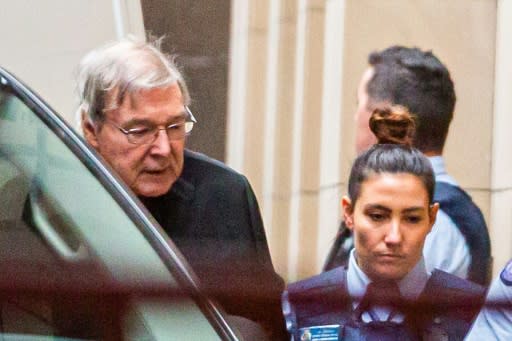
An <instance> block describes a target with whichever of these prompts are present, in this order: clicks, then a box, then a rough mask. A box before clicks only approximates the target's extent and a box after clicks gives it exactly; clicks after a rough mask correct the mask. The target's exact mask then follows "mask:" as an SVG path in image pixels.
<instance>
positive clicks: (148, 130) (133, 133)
mask: <svg viewBox="0 0 512 341" xmlns="http://www.w3.org/2000/svg"><path fill="white" fill-rule="evenodd" d="M185 112H186V113H187V117H186V118H185V122H180V123H173V124H170V125H168V126H167V127H164V128H158V127H154V126H144V127H137V128H133V129H124V128H122V127H120V126H118V125H117V124H115V123H114V122H112V121H110V120H105V122H106V123H109V124H110V125H112V126H114V127H116V128H117V129H119V131H120V132H122V133H123V134H124V135H125V136H126V138H127V139H128V142H130V143H132V144H151V143H153V142H154V141H155V140H156V138H157V136H158V132H159V131H160V130H165V132H166V133H167V138H168V139H169V140H181V139H183V138H185V136H187V135H189V134H190V132H191V131H192V128H194V123H197V120H196V118H195V117H194V115H193V114H192V111H190V109H189V108H188V107H187V106H185Z"/></svg>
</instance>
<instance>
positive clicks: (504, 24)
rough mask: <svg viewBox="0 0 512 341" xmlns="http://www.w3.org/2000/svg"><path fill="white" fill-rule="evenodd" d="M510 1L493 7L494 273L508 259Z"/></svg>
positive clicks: (511, 251) (511, 239)
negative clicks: (494, 8)
mask: <svg viewBox="0 0 512 341" xmlns="http://www.w3.org/2000/svg"><path fill="white" fill-rule="evenodd" d="M511 36H512V1H510V0H500V1H498V7H497V30H496V66H495V70H496V71H495V72H496V73H495V87H494V116H492V115H491V116H490V117H493V134H492V137H493V139H492V153H490V156H491V158H492V171H491V174H492V182H491V186H492V187H491V189H492V191H491V217H490V220H489V225H490V227H491V241H492V250H493V255H494V273H495V274H498V273H499V271H500V270H501V269H502V267H503V266H504V265H505V264H506V262H507V261H508V260H509V259H510V258H511V257H512V151H511V147H512V134H511V133H510V127H511V126H512V96H511V94H512V89H511V86H510V85H511V84H512V43H511V40H510V37H511Z"/></svg>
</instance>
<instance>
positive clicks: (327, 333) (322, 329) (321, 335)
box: [299, 324, 340, 341]
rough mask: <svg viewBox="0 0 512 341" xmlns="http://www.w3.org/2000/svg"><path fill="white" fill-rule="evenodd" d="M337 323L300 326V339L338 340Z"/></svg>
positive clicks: (309, 340)
mask: <svg viewBox="0 0 512 341" xmlns="http://www.w3.org/2000/svg"><path fill="white" fill-rule="evenodd" d="M339 331H340V325H339V324H330V325H326V326H314V327H305V328H300V329H299V332H300V341H338V335H339Z"/></svg>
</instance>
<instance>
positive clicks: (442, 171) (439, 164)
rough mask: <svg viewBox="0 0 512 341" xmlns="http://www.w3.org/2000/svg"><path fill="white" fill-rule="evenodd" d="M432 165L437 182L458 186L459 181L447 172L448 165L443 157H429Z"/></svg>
mask: <svg viewBox="0 0 512 341" xmlns="http://www.w3.org/2000/svg"><path fill="white" fill-rule="evenodd" d="M428 159H429V161H430V163H431V164H432V169H433V170H434V175H435V177H436V181H441V182H446V183H449V184H450V185H453V186H458V184H457V181H455V179H454V178H452V177H451V176H450V175H448V172H447V171H446V165H445V162H444V158H443V157H442V156H441V155H436V156H430V157H428Z"/></svg>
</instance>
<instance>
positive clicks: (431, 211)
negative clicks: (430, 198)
mask: <svg viewBox="0 0 512 341" xmlns="http://www.w3.org/2000/svg"><path fill="white" fill-rule="evenodd" d="M437 211H439V203H437V202H436V203H433V204H432V205H430V207H429V210H428V216H429V219H430V229H432V226H434V223H435V222H436V218H437Z"/></svg>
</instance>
